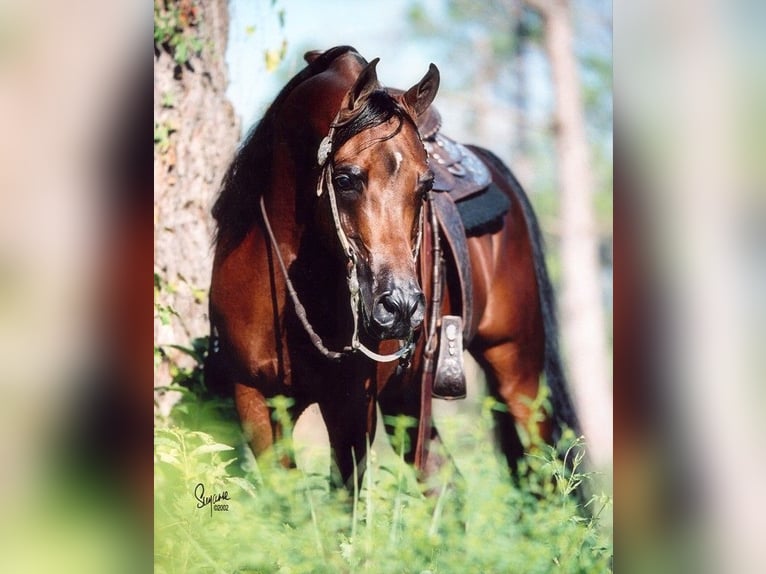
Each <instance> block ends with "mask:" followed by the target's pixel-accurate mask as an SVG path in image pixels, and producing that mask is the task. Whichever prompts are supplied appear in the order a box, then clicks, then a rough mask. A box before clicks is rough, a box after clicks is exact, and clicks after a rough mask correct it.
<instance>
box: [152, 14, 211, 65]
mask: <svg viewBox="0 0 766 574" xmlns="http://www.w3.org/2000/svg"><path fill="white" fill-rule="evenodd" d="M199 24H200V8H199V6H198V3H197V1H196V0H154V46H155V49H158V47H161V48H162V49H164V50H165V51H166V52H168V53H169V54H170V55H171V56H173V59H174V60H175V61H176V63H177V64H179V65H184V64H186V63H187V62H188V61H189V60H190V59H191V57H192V56H193V55H195V54H199V53H200V52H201V51H202V47H203V44H202V39H201V38H200V37H199V36H198V35H197V28H198V26H199Z"/></svg>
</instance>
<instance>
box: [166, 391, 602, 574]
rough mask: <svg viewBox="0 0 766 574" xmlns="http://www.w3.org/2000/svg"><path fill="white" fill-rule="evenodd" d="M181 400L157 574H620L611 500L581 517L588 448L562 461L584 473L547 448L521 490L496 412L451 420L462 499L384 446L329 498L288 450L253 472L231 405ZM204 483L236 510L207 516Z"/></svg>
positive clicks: (169, 435) (448, 427) (446, 475)
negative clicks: (606, 517)
mask: <svg viewBox="0 0 766 574" xmlns="http://www.w3.org/2000/svg"><path fill="white" fill-rule="evenodd" d="M173 386H174V388H175V387H176V385H175V384H174V385H173ZM181 392H182V393H183V399H182V400H181V401H179V402H178V403H177V404H176V405H175V406H174V407H173V409H172V411H171V412H170V415H169V416H168V417H163V418H161V419H158V421H157V423H156V428H155V447H154V457H155V550H154V552H155V572H157V573H168V574H169V573H176V572H178V573H180V572H242V573H251V572H252V573H255V572H258V573H266V572H280V573H292V574H298V573H303V572H305V573H309V572H311V573H321V572H328V573H337V572H371V573H388V572H391V573H394V572H396V573H400V572H414V573H423V572H431V573H433V574H437V573H448V572H455V573H461V574H462V573H490V572H498V573H508V572H520V573H535V572H607V571H610V561H611V555H612V541H611V532H610V530H609V528H608V526H607V527H604V526H602V525H601V524H600V517H601V514H602V513H604V514H607V513H609V512H610V505H611V499H610V498H609V497H607V496H604V495H600V496H598V497H593V498H592V499H591V501H590V503H589V511H590V512H589V514H591V515H592V516H593V517H592V518H590V517H587V518H586V517H584V514H585V513H583V512H582V510H581V509H578V507H577V502H576V500H575V498H574V497H573V496H571V495H570V494H569V491H570V490H571V489H572V488H574V486H576V485H577V483H578V482H579V481H585V482H590V481H591V478H590V477H589V476H587V475H584V474H582V473H581V472H580V469H579V468H577V464H579V455H577V453H578V452H580V450H581V443H580V441H578V440H575V439H574V437H573V436H570V437H568V438H567V439H566V440H567V441H569V446H570V447H571V448H570V449H568V450H567V449H564V450H562V451H561V452H567V453H568V456H569V457H575V456H577V459H576V461H575V469H574V472H569V471H567V470H565V465H563V464H562V460H561V458H560V457H557V456H555V451H554V450H553V449H550V448H547V449H546V448H540V449H538V450H537V451H536V454H535V455H530V456H528V457H527V458H526V460H525V461H524V463H523V465H524V466H525V467H526V472H525V473H524V475H523V476H524V478H522V479H520V480H519V481H518V484H514V482H513V481H512V480H511V479H510V478H509V474H508V469H507V467H506V465H505V463H504V462H503V460H502V459H501V458H500V457H498V455H497V451H496V448H495V447H494V445H493V444H492V442H491V441H489V440H487V436H488V435H489V434H490V433H491V427H492V420H493V419H492V415H491V411H492V409H493V408H495V407H494V406H493V405H490V404H489V402H485V403H484V408H483V409H482V412H481V414H480V415H478V416H470V415H469V414H457V415H454V416H451V417H448V418H447V419H446V420H443V421H442V428H441V429H440V430H441V433H442V436H443V439H444V442H445V444H447V445H450V452H451V454H452V455H453V456H454V458H455V461H456V464H457V467H458V468H459V471H460V475H461V477H462V478H461V479H460V480H459V483H460V484H462V487H461V488H458V489H456V488H454V486H450V485H453V484H454V483H455V482H458V481H456V480H455V476H454V475H453V473H452V471H451V470H450V468H449V467H447V468H446V469H445V471H444V472H443V473H442V475H441V476H439V477H436V479H435V482H434V483H433V484H432V485H431V486H436V487H438V488H437V490H439V491H440V493H439V494H437V495H433V496H425V495H424V493H423V491H424V489H425V488H426V487H425V486H423V485H421V484H419V483H418V482H417V481H416V480H415V477H414V473H413V471H412V469H411V468H410V467H409V466H407V465H406V464H405V463H404V462H403V461H402V460H401V459H400V458H399V457H397V456H396V455H395V454H391V452H392V451H390V449H389V454H388V455H386V454H385V453H383V452H382V450H381V449H379V448H377V447H376V446H375V445H373V448H372V450H371V455H370V456H368V457H366V459H365V462H364V466H365V468H366V471H365V477H364V481H363V484H362V487H361V489H360V490H359V491H358V492H357V491H355V492H353V493H349V492H347V491H345V490H337V489H332V488H330V486H329V472H322V471H321V467H322V465H321V464H313V462H316V461H312V460H309V461H308V463H303V464H300V465H299V468H297V469H285V468H282V467H281V466H280V465H278V464H277V463H276V460H277V459H278V458H279V456H280V454H282V450H283V449H286V448H291V446H292V445H291V444H280V445H277V447H276V448H275V449H274V452H273V453H271V455H267V456H265V457H262V458H259V460H258V461H257V462H256V461H255V459H254V458H253V456H252V453H251V452H250V450H249V449H248V447H247V446H246V445H244V443H243V441H242V438H241V434H240V432H239V426H238V424H237V421H236V418H235V416H234V410H233V407H232V404H231V401H230V400H220V399H218V400H203V399H200V398H199V397H198V395H197V394H196V393H194V392H191V391H187V390H185V389H183V390H182V391H181ZM400 423H401V426H402V427H404V426H406V424H407V421H406V420H405V419H402V420H401V421H400ZM395 442H396V441H395ZM376 444H377V443H376ZM400 444H401V442H400ZM563 446H567V445H563ZM302 454H305V453H300V452H299V453H298V460H299V461H301V460H304V461H305V459H306V457H305V456H302ZM318 468H319V469H320V470H317V469H318ZM309 469H313V470H309ZM328 470H329V469H328ZM199 483H202V484H204V487H205V493H206V494H213V493H219V494H220V493H223V492H224V491H226V492H228V497H229V500H228V501H222V502H224V503H226V504H228V510H227V511H213V512H211V510H210V506H205V507H204V508H197V504H198V502H197V500H196V499H195V497H194V489H195V487H196V485H197V484H199Z"/></svg>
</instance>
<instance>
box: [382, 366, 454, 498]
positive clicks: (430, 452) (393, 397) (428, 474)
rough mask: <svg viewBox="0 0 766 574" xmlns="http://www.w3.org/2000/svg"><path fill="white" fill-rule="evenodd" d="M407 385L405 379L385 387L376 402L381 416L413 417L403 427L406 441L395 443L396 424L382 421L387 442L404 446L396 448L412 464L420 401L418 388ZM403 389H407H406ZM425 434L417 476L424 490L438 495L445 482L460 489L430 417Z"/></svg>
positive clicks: (414, 454) (414, 455) (452, 465)
mask: <svg viewBox="0 0 766 574" xmlns="http://www.w3.org/2000/svg"><path fill="white" fill-rule="evenodd" d="M417 378H418V379H419V378H420V373H418V374H417ZM409 385H410V383H405V384H404V385H403V388H402V389H401V390H399V389H396V390H390V389H386V390H387V391H388V392H385V393H381V396H380V399H379V403H380V410H381V412H382V413H383V416H384V417H386V418H388V417H397V416H400V415H404V416H406V417H410V418H411V419H412V420H413V421H414V424H411V425H408V426H407V429H406V441H407V445H397V444H396V441H397V440H398V438H399V437H397V436H396V433H397V428H396V424H395V423H393V422H391V420H390V419H389V420H388V421H386V423H385V428H386V433H387V434H388V437H389V440H390V441H391V443H392V444H394V445H395V449H396V448H404V452H403V453H401V452H399V453H397V454H401V455H402V456H403V458H404V460H405V462H407V463H408V464H411V465H412V464H415V462H416V460H415V458H416V449H417V438H418V425H419V423H420V417H421V412H420V411H421V405H420V389H419V388H418V387H417V386H414V385H413V387H410V388H409V389H408V387H409ZM407 390H409V391H410V392H406V391H407ZM426 436H427V440H428V445H427V448H426V449H425V453H426V459H425V461H424V462H421V469H420V473H419V476H418V478H419V480H420V481H421V482H423V483H425V484H426V485H427V490H426V493H427V494H428V495H438V494H439V493H440V492H441V491H442V489H443V487H445V486H446V487H447V488H451V489H453V490H455V491H457V492H461V485H462V483H463V478H462V476H461V474H460V471H459V470H458V469H457V466H456V465H455V461H454V460H453V459H452V457H451V456H450V455H449V452H448V451H447V449H446V448H445V446H444V443H443V442H442V439H441V436H440V435H439V430H438V429H437V428H436V426H435V425H434V424H433V420H431V421H430V424H429V428H428V429H427V431H426ZM442 471H446V474H442ZM445 476H446V478H447V482H446V483H445V482H444V481H443V480H442V478H443V477H445Z"/></svg>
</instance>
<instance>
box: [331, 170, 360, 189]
mask: <svg viewBox="0 0 766 574" xmlns="http://www.w3.org/2000/svg"><path fill="white" fill-rule="evenodd" d="M332 183H333V185H334V186H335V189H336V190H337V191H340V192H341V193H343V192H349V191H356V189H357V181H356V180H355V179H354V178H353V177H351V176H350V175H348V174H346V173H341V174H339V175H336V176H335V177H334V178H333V180H332Z"/></svg>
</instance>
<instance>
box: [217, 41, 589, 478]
mask: <svg viewBox="0 0 766 574" xmlns="http://www.w3.org/2000/svg"><path fill="white" fill-rule="evenodd" d="M306 61H307V62H308V65H307V66H306V67H305V68H304V69H303V70H302V71H301V72H299V73H298V74H297V75H296V76H295V77H294V78H293V79H292V80H290V81H289V82H288V83H287V85H286V86H285V87H284V88H283V89H282V91H281V92H280V93H279V95H278V96H277V97H276V99H275V100H274V102H273V103H272V104H271V106H270V107H269V109H268V110H267V111H266V113H265V115H264V116H263V118H262V119H261V120H260V122H259V123H258V124H257V125H256V126H255V128H254V129H253V130H251V132H250V134H249V135H248V137H247V138H246V140H245V141H244V143H243V144H242V145H241V146H240V149H239V150H238V152H237V154H236V156H235V158H234V160H233V162H232V164H231V165H230V167H229V169H228V171H227V173H226V175H225V176H224V179H223V182H222V186H221V190H220V194H219V196H218V198H217V200H216V203H215V204H214V207H213V211H212V213H213V216H214V218H215V220H216V222H217V235H216V238H215V257H214V264H213V271H212V279H211V287H210V322H211V337H210V348H209V353H208V358H207V361H206V365H205V376H206V381H207V385H208V388H210V389H218V390H225V391H227V392H231V393H233V396H234V401H235V404H236V409H237V412H238V415H239V418H240V421H241V424H242V427H243V430H244V433H245V435H246V437H247V440H248V442H249V444H250V446H251V447H252V450H253V452H254V453H255V455H256V456H258V455H260V454H261V453H263V452H264V451H266V450H267V449H269V448H270V447H271V446H272V445H273V444H274V442H275V441H276V440H278V439H279V438H280V437H282V436H283V433H284V429H283V428H282V427H281V426H280V424H279V421H276V420H275V418H274V417H273V416H272V415H273V413H272V407H273V405H272V404H271V402H270V399H271V398H273V397H275V396H277V395H284V396H288V397H291V398H292V401H293V402H292V406H291V407H290V415H291V416H292V417H294V418H293V420H295V419H297V417H298V416H299V415H300V413H301V412H302V411H303V410H304V409H305V408H306V407H307V406H308V405H310V404H311V403H317V404H318V406H319V409H320V411H321V414H322V416H323V418H324V421H325V424H326V426H327V432H328V435H329V440H330V446H331V448H332V453H333V462H334V464H333V473H332V475H333V478H334V481H335V482H337V483H339V484H340V485H346V486H351V484H352V482H353V480H352V477H353V476H354V475H355V472H356V476H357V477H358V480H359V481H361V477H362V474H363V469H364V460H365V456H366V446H367V444H368V441H369V443H372V441H373V439H374V433H375V428H376V416H377V414H376V413H377V407H376V406H377V405H380V408H381V411H382V413H383V414H384V415H399V414H404V415H408V416H411V417H414V419H416V420H417V421H418V425H417V426H416V427H413V428H412V429H410V431H409V432H410V435H411V436H410V444H411V445H413V446H415V448H411V449H410V450H409V452H408V453H407V454H406V457H407V460H408V461H409V462H410V463H412V464H414V465H415V466H416V467H417V469H418V470H419V471H420V472H421V475H422V476H424V477H427V476H428V475H430V474H431V473H433V472H434V471H435V469H436V468H437V467H438V466H439V465H441V464H442V463H443V462H444V460H443V457H442V456H441V455H439V454H437V449H435V448H429V445H430V446H432V447H433V446H434V444H433V443H434V441H439V433H438V430H437V429H436V428H435V427H434V425H433V424H432V422H431V415H430V405H431V391H432V389H431V385H432V383H433V381H432V379H429V377H428V376H424V375H428V373H429V369H431V368H432V365H431V362H432V361H431V359H432V354H431V355H429V352H431V353H433V348H432V347H433V345H432V343H433V337H434V326H435V323H437V322H438V321H437V319H438V318H440V317H443V316H446V315H448V314H449V313H460V309H458V308H457V307H458V306H460V305H462V306H464V307H465V306H470V308H471V309H472V310H473V313H472V314H471V315H470V318H469V319H468V323H469V324H467V325H465V330H466V333H467V338H466V341H465V344H466V348H467V350H468V351H469V352H470V353H471V354H472V355H473V356H474V357H475V358H476V359H477V361H478V363H479V364H480V365H481V366H482V367H483V368H484V370H485V372H486V375H487V380H488V386H489V389H490V391H491V393H492V394H493V395H494V396H495V397H497V398H498V399H499V400H501V401H502V402H503V403H505V405H507V407H508V413H506V414H505V415H504V416H502V415H501V416H500V421H499V425H497V427H496V428H497V431H498V434H499V438H500V444H501V447H502V449H503V451H504V453H505V456H506V457H507V458H508V461H509V462H510V463H511V464H513V463H514V462H515V461H516V460H517V459H518V458H519V457H520V456H521V455H522V454H523V448H522V441H521V440H520V438H519V434H518V432H517V430H516V427H515V424H517V425H519V426H520V427H522V428H523V429H525V430H527V431H529V432H534V433H535V434H536V435H538V436H540V437H542V438H543V439H544V440H546V441H549V442H550V441H555V440H556V439H557V437H558V436H559V435H560V432H561V429H562V428H564V427H565V426H570V427H576V426H577V422H576V417H575V415H574V411H573V409H572V405H571V402H570V399H569V397H568V395H567V391H566V387H565V384H564V377H563V374H562V368H561V362H560V359H559V355H558V350H557V343H556V337H557V333H556V320H555V314H554V301H553V295H552V290H551V285H550V281H549V279H548V275H547V272H546V269H545V263H544V258H543V250H542V241H541V234H540V230H539V228H538V225H537V222H536V219H535V215H534V213H533V211H532V208H531V206H530V203H529V201H528V199H527V198H526V196H525V194H524V192H523V190H522V189H521V187H520V185H519V183H518V182H517V181H516V179H515V178H514V177H513V175H512V174H511V172H510V171H509V170H508V169H507V168H506V167H505V166H504V165H503V164H502V162H501V161H500V160H499V159H497V158H496V157H495V156H494V155H492V154H491V153H490V152H488V151H486V150H482V149H481V148H472V149H473V150H474V152H475V157H478V158H480V159H481V161H482V163H483V165H484V169H485V170H486V171H487V173H488V177H491V181H492V183H493V184H494V185H495V186H496V187H497V188H498V189H499V190H501V192H502V195H504V197H506V198H508V200H510V201H509V207H508V209H507V212H506V213H505V214H504V215H503V216H502V219H501V220H500V221H499V222H498V225H496V226H494V227H493V228H492V229H489V230H487V231H486V232H483V233H479V234H475V235H473V236H471V237H468V238H465V237H463V238H462V241H463V242H464V244H465V246H466V254H467V257H468V258H470V262H469V263H470V269H471V271H470V278H469V279H470V280H471V282H472V290H471V292H470V299H471V300H470V301H460V300H459V297H458V296H457V293H458V291H459V290H460V287H459V285H458V282H457V275H458V273H457V272H456V271H455V269H456V262H459V261H458V260H459V259H460V257H457V256H455V255H451V256H450V255H449V253H448V252H447V250H446V248H444V249H442V248H441V247H440V235H441V234H442V232H440V231H437V232H436V233H434V230H438V225H437V223H436V221H435V219H434V218H433V212H434V210H433V206H432V203H433V202H432V201H431V200H432V199H433V197H434V195H435V194H436V192H435V191H433V190H432V187H434V178H435V162H434V159H433V157H431V158H429V154H428V153H427V151H426V149H425V147H424V139H423V134H422V133H421V130H422V122H423V121H424V120H425V118H426V117H427V116H428V114H429V113H431V110H432V109H433V108H432V106H431V104H432V102H433V100H434V98H435V96H436V93H437V90H438V87H439V71H438V69H437V68H436V66H434V65H433V64H431V66H430V68H429V70H428V72H427V73H426V74H425V76H424V77H423V78H422V79H421V80H420V82H418V83H417V84H415V85H414V86H412V87H411V88H410V89H409V90H406V91H401V90H394V89H385V88H383V87H382V86H381V84H380V83H379V81H378V78H377V73H376V65H377V63H378V59H375V60H373V61H372V62H367V61H366V60H365V59H364V58H363V57H362V56H360V55H359V54H358V53H357V52H356V50H354V49H353V48H351V47H349V46H339V47H336V48H332V49H330V50H327V51H325V52H309V53H307V54H306ZM433 261H436V262H437V264H436V265H431V262H433ZM442 270H443V275H442V274H441V271H442ZM437 276H439V277H438V280H437V278H436V277H437ZM437 292H438V293H439V295H440V296H439V297H436V295H437ZM437 327H438V325H437ZM543 374H544V375H545V381H546V384H547V386H548V388H549V390H550V393H549V400H550V403H551V408H550V409H548V412H545V413H543V415H542V416H539V415H535V414H534V413H532V409H531V405H530V403H531V402H532V401H533V400H534V399H535V398H536V397H537V396H538V392H539V390H540V385H541V375H543ZM387 430H389V431H391V429H390V428H388V427H387ZM288 464H289V462H288ZM355 465H356V467H357V468H356V469H355Z"/></svg>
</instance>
